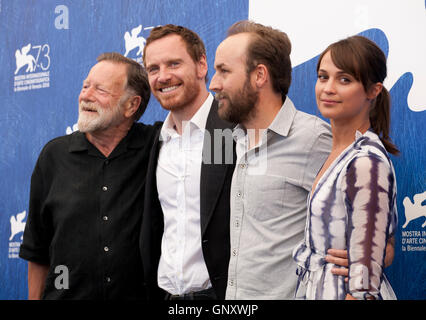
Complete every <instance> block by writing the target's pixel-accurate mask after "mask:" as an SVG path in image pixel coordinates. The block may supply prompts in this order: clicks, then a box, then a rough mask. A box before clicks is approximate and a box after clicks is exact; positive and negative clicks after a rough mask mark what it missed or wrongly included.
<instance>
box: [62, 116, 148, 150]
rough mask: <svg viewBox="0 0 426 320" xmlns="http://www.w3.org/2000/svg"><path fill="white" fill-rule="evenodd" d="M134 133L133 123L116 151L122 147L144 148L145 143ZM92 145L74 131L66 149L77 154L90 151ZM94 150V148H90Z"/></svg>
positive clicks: (82, 135)
mask: <svg viewBox="0 0 426 320" xmlns="http://www.w3.org/2000/svg"><path fill="white" fill-rule="evenodd" d="M135 131H136V124H135V123H134V124H133V125H132V127H131V128H130V130H129V132H128V133H127V135H126V136H125V137H124V138H123V139H122V140H121V141H120V143H119V144H118V145H117V147H116V149H117V148H118V147H119V146H120V145H123V144H124V146H125V147H126V148H135V149H138V148H141V147H143V146H144V144H145V141H144V140H143V139H139V138H138V136H137V135H135V134H134V132H135ZM91 146H92V144H91V143H90V142H89V140H87V138H86V135H85V134H84V133H82V132H80V131H76V132H74V133H73V134H71V141H70V144H69V147H68V151H69V152H79V151H85V150H89V149H91ZM92 147H93V148H95V147H94V146H92Z"/></svg>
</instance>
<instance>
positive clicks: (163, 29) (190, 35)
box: [143, 24, 207, 81]
mask: <svg viewBox="0 0 426 320" xmlns="http://www.w3.org/2000/svg"><path fill="white" fill-rule="evenodd" d="M173 34H176V35H178V36H180V37H181V38H182V40H183V42H184V43H185V44H186V51H187V52H188V54H189V55H190V57H191V58H192V60H193V61H194V62H199V61H200V59H201V58H202V56H206V48H205V46H204V42H203V40H201V38H200V37H199V36H198V34H196V33H195V32H194V31H192V30H190V29H188V28H185V27H182V26H177V25H174V24H166V25H164V26H158V27H155V28H154V29H152V30H151V33H150V34H149V37H148V38H147V39H146V43H145V47H144V48H143V63H144V65H145V66H146V61H145V53H146V48H147V47H148V46H149V45H150V44H151V43H152V42H154V41H155V40H158V39H161V38H164V37H166V36H168V35H173ZM206 81H207V74H206Z"/></svg>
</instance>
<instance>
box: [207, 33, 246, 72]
mask: <svg viewBox="0 0 426 320" xmlns="http://www.w3.org/2000/svg"><path fill="white" fill-rule="evenodd" d="M249 40H250V37H249V34H237V35H232V36H229V37H228V38H226V39H225V40H223V41H222V43H221V44H220V45H219V46H218V48H217V50H216V60H215V66H216V67H220V66H225V65H227V64H232V63H233V62H234V61H245V57H246V52H247V46H248V44H249Z"/></svg>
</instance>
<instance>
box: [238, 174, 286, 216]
mask: <svg viewBox="0 0 426 320" xmlns="http://www.w3.org/2000/svg"><path fill="white" fill-rule="evenodd" d="M249 177H250V178H249V179H250V180H251V181H247V182H248V184H246V185H248V188H247V192H246V193H245V195H246V199H245V200H246V201H245V204H246V210H245V211H246V212H247V214H249V215H250V216H252V217H254V218H255V219H257V220H260V221H265V220H270V219H274V218H275V217H277V216H278V215H281V214H282V213H283V208H284V199H285V193H286V186H287V183H286V179H285V177H280V176H271V175H266V176H249Z"/></svg>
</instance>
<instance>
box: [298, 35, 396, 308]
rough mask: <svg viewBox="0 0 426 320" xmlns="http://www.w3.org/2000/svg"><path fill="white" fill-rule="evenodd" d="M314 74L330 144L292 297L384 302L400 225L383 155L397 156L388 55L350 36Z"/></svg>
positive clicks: (391, 171) (329, 53) (392, 182)
mask: <svg viewBox="0 0 426 320" xmlns="http://www.w3.org/2000/svg"><path fill="white" fill-rule="evenodd" d="M317 73H318V78H317V83H316V86H315V95H316V100H317V104H318V108H319V110H320V112H321V114H322V115H323V116H324V117H325V118H328V119H330V124H331V128H332V134H333V145H332V151H331V153H330V155H329V157H328V159H327V160H326V161H325V163H324V165H323V167H322V168H321V170H320V172H319V173H318V176H317V177H316V179H315V181H314V185H313V187H312V191H311V193H310V196H309V199H308V215H307V222H306V229H305V239H304V241H303V243H301V244H300V245H299V246H298V247H296V248H295V249H294V252H293V258H294V260H295V261H296V263H297V264H298V270H297V274H298V276H299V283H298V289H297V290H296V291H297V292H296V298H305V299H339V300H343V299H354V298H355V299H382V298H383V296H382V294H381V292H393V291H392V288H391V287H390V284H389V282H387V280H386V278H385V277H384V273H383V268H384V257H385V248H386V243H387V241H388V239H389V238H390V237H391V236H392V234H393V232H394V230H395V229H396V223H397V207H396V178H395V173H394V169H393V166H392V162H391V160H390V158H389V155H388V152H389V153H392V154H398V153H399V151H398V149H397V147H396V146H395V145H394V144H393V143H392V142H391V140H390V138H389V127H390V98H389V93H388V91H387V90H386V88H385V87H384V86H383V81H384V79H385V78H386V57H385V55H384V53H383V52H382V50H380V48H379V47H378V46H377V45H376V44H375V43H374V42H372V41H371V40H369V39H367V38H365V37H361V36H353V37H349V38H347V39H344V40H341V41H338V42H336V43H333V44H331V45H330V46H329V47H328V48H327V49H326V50H325V51H324V52H323V53H322V54H321V56H320V58H319V61H318V64H317ZM330 248H337V249H342V250H347V251H348V260H349V276H348V278H349V280H348V281H347V282H346V281H345V280H344V277H341V276H337V275H334V274H332V273H331V269H332V268H334V267H336V265H334V264H332V263H327V262H326V261H325V256H326V253H327V250H328V249H330ZM381 286H385V288H383V287H382V288H380V287H381Z"/></svg>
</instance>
